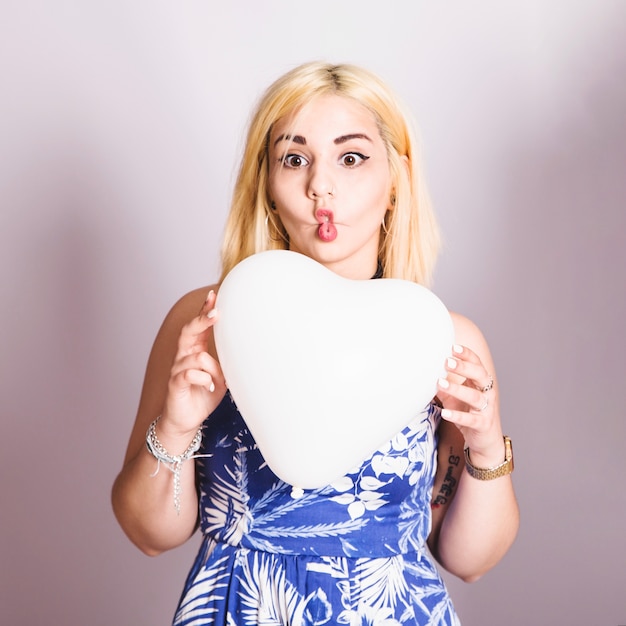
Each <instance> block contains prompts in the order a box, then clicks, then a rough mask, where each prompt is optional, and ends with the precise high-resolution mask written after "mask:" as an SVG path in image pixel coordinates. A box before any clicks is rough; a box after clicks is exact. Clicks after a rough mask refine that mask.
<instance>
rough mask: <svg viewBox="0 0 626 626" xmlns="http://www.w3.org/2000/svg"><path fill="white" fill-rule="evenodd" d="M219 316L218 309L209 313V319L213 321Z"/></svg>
mask: <svg viewBox="0 0 626 626" xmlns="http://www.w3.org/2000/svg"><path fill="white" fill-rule="evenodd" d="M216 315H217V309H211V310H210V311H209V312H208V313H207V317H208V318H209V319H210V320H212V319H213V318H214V317H215V316H216Z"/></svg>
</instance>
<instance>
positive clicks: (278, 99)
mask: <svg viewBox="0 0 626 626" xmlns="http://www.w3.org/2000/svg"><path fill="white" fill-rule="evenodd" d="M437 247H438V237H437V230H436V225H435V221H434V218H433V215H432V213H431V210H430V207H429V203H428V198H427V194H426V191H425V187H424V184H423V182H422V181H421V178H420V176H419V172H418V165H417V157H416V154H415V141H414V139H413V135H412V132H411V130H410V127H409V124H408V123H407V116H406V115H405V114H404V113H403V112H402V110H401V109H400V107H399V105H398V103H397V100H396V99H395V98H394V96H393V95H392V94H391V93H390V91H389V90H388V88H387V87H386V86H385V85H384V84H382V83H381V82H380V80H379V79H378V78H376V77H375V76H373V75H372V74H370V73H368V72H366V71H364V70H362V69H359V68H356V67H353V66H346V65H342V66H331V65H326V64H323V63H310V64H306V65H303V66H301V67H298V68H296V69H294V70H292V71H291V72H289V73H288V74H286V75H285V76H283V77H282V78H280V79H279V80H277V81H276V82H275V83H274V84H273V85H272V86H271V87H270V88H269V89H268V91H267V92H266V94H265V96H264V97H263V98H262V100H261V102H260V104H259V106H258V109H257V111H256V115H255V116H254V118H253V120H252V123H251V126H250V130H249V134H248V138H247V143H246V148H245V153H244V155H243V159H242V163H241V169H240V173H239V177H238V180H237V183H236V186H235V191H234V197H233V204H232V208H231V212H230V215H229V218H228V222H227V226H226V232H225V238H224V244H223V252H222V262H223V271H222V279H223V277H224V276H225V275H226V274H227V273H228V272H229V271H230V270H231V269H232V268H233V267H234V266H235V265H236V264H237V263H238V262H240V261H241V260H243V259H244V258H246V257H248V256H250V255H252V254H254V253H256V252H260V251H263V250H268V249H276V248H278V249H290V250H293V251H296V252H300V253H302V254H305V255H307V256H309V257H311V258H312V259H314V260H316V261H318V262H319V263H321V264H322V265H324V266H326V267H327V268H329V269H331V270H332V271H334V272H336V273H337V274H339V275H341V276H343V277H346V278H350V279H369V278H374V277H393V278H403V279H407V280H412V281H415V282H418V283H422V284H427V283H428V280H429V278H430V274H431V271H432V266H433V262H434V258H435V255H436V252H437ZM218 289H219V283H218V284H217V285H213V286H212V287H207V288H202V289H199V290H196V291H194V292H191V293H189V294H188V295H186V296H184V297H183V298H182V299H181V300H180V301H179V302H177V303H176V304H175V305H174V307H173V308H172V310H171V311H170V313H169V315H168V316H167V318H166V319H165V321H164V323H163V325H162V327H161V329H160V331H159V333H158V335H157V338H156V340H155V343H154V347H153V350H152V353H151V355H150V359H149V362H148V367H147V371H146V378H145V383H144V388H143V392H142V395H141V401H140V405H139V410H138V415H137V419H136V422H135V426H134V429H133V432H132V435H131V438H130V442H129V446H128V451H127V454H126V459H125V463H124V467H123V469H122V471H121V472H120V474H119V476H118V478H117V480H116V482H115V485H114V488H113V506H114V509H115V513H116V515H117V517H118V520H119V522H120V524H121V525H122V527H123V529H124V531H125V532H126V533H127V535H128V536H129V537H130V539H131V540H132V541H133V542H134V543H135V544H136V545H137V546H138V547H139V548H140V549H141V550H143V551H144V552H145V553H147V554H151V555H156V554H159V553H160V552H163V551H165V550H169V549H171V548H174V547H176V546H178V545H180V544H182V543H184V542H185V541H186V540H187V539H189V537H190V536H191V535H192V534H193V533H194V531H195V529H196V527H197V526H198V524H199V525H200V528H201V530H202V532H203V534H204V541H203V543H202V547H201V549H200V553H199V555H198V557H197V559H196V562H195V564H194V566H193V568H192V570H191V572H190V574H189V577H188V580H187V583H186V585H185V590H184V592H183V596H182V598H181V602H180V605H179V608H178V611H177V614H176V617H175V623H176V624H258V623H268V624H269V623H272V624H276V623H278V624H324V623H328V624H333V623H349V624H365V623H367V624H385V625H390V624H446V625H449V624H458V623H459V622H458V618H457V616H456V614H455V612H454V609H453V607H452V603H451V601H450V598H449V597H448V594H447V591H446V589H445V586H444V584H443V582H442V581H441V579H440V577H439V575H438V573H437V571H436V568H435V566H434V565H433V562H432V559H431V557H430V555H429V554H428V552H427V550H426V545H427V546H428V548H429V550H430V553H432V555H433V556H434V557H435V559H436V560H437V561H438V562H439V563H440V564H441V565H442V566H443V567H444V568H446V569H447V570H448V571H450V572H452V573H453V574H455V575H457V576H459V577H460V578H462V579H463V580H466V581H472V580H475V579H477V578H479V577H480V576H481V575H482V574H484V573H485V572H486V571H488V570H489V569H490V568H491V567H493V566H494V565H495V564H496V563H497V562H498V561H499V560H500V559H501V558H502V556H503V555H504V554H505V552H506V551H507V549H508V548H509V547H510V545H511V543H512V542H513V539H514V537H515V534H516V532H517V527H518V508H517V504H516V500H515V496H514V492H513V487H512V482H511V478H510V472H511V471H512V459H511V458H510V457H511V448H510V441H509V440H508V439H507V438H505V437H503V433H502V429H501V423H500V416H499V412H498V385H497V382H496V379H495V373H494V366H493V362H492V358H491V355H490V352H489V348H488V346H487V344H486V342H485V340H484V338H483V336H482V334H481V333H480V331H479V330H478V328H477V327H476V326H475V325H474V324H473V323H471V322H470V321H469V320H468V319H466V318H464V317H462V316H460V315H457V314H452V318H453V323H454V329H455V336H456V341H457V344H456V345H455V346H453V347H452V349H451V355H450V357H449V358H448V359H447V363H446V368H447V376H446V377H445V378H442V379H440V380H439V383H438V393H437V397H436V398H434V399H433V401H432V402H431V403H430V404H429V405H428V406H427V407H426V408H425V409H424V411H423V412H422V413H421V414H420V415H418V416H417V417H416V419H415V420H414V421H413V422H411V424H409V425H408V426H407V427H406V428H405V429H404V430H403V431H402V433H399V435H398V437H397V438H396V439H395V440H394V441H393V445H390V444H389V442H388V443H387V444H383V445H382V446H381V448H380V449H379V450H378V451H377V453H376V454H375V455H373V456H372V457H371V458H369V459H366V460H365V461H364V462H363V465H362V466H361V467H360V468H359V471H358V472H354V473H350V474H347V475H346V476H344V477H343V478H341V479H340V480H338V481H337V482H336V483H333V484H331V485H328V486H326V487H323V488H320V489H316V490H312V491H308V492H306V493H305V494H304V495H303V496H302V497H300V498H297V499H296V498H294V497H292V496H293V494H292V492H291V487H290V486H289V485H286V484H285V483H283V482H282V481H280V480H279V479H278V478H277V477H276V476H275V475H273V474H272V472H271V470H270V469H269V468H268V467H267V465H266V464H265V463H264V460H263V457H262V455H261V453H260V451H259V450H258V448H257V446H256V445H255V442H254V440H253V439H252V437H251V435H250V433H249V431H248V430H247V428H246V426H245V423H244V422H243V420H242V418H241V416H240V415H239V413H238V412H237V410H236V407H235V405H234V403H233V402H232V400H231V398H230V396H229V394H228V390H227V388H226V383H225V381H224V377H223V374H222V371H221V369H220V365H219V362H218V358H217V354H216V350H215V344H214V340H213V334H212V328H213V324H214V323H215V321H216V319H217V316H218V312H217V310H216V309H215V301H216V291H217V290H218ZM207 291H208V297H207V296H206V293H207ZM207 416H208V417H207ZM381 419H384V416H381ZM146 432H148V435H147V436H146ZM464 448H466V450H465V452H464ZM464 455H465V463H464V462H463V459H464ZM392 457H393V458H396V459H397V458H401V459H402V461H403V463H404V465H403V467H404V468H405V471H404V472H395V473H394V472H386V471H385V470H384V467H383V469H381V467H382V466H381V465H380V463H379V464H378V465H377V464H376V463H375V462H374V461H375V460H376V459H378V460H380V459H382V460H385V459H386V460H389V459H391V458H392ZM437 459H438V461H439V462H438V463H437V462H436V460H437ZM162 463H163V464H165V465H167V466H168V467H169V469H172V472H169V471H158V472H156V471H155V470H158V469H159V467H160V466H161V464H162ZM168 464H169V465H168ZM383 466H384V463H383ZM464 468H466V469H464ZM173 493H174V495H172V494H173ZM372 497H374V498H375V505H374V504H372ZM355 503H357V504H358V506H355ZM350 505H352V506H350ZM199 511H200V514H199Z"/></svg>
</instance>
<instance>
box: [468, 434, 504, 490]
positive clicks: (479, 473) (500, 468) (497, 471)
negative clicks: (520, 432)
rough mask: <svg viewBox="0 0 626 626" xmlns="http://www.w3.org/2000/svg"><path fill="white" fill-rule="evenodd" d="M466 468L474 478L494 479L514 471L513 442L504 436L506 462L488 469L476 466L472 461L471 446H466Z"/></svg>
mask: <svg viewBox="0 0 626 626" xmlns="http://www.w3.org/2000/svg"><path fill="white" fill-rule="evenodd" d="M465 468H466V469H467V472H468V474H469V475H470V476H471V477H472V478H476V479H478V480H493V479H494V478H500V476H506V475H507V474H510V473H511V472H512V471H513V443H512V442H511V440H510V439H509V438H508V437H504V462H503V463H500V465H496V467H490V468H488V469H483V468H481V467H474V466H473V465H472V462H471V461H470V456H469V448H465Z"/></svg>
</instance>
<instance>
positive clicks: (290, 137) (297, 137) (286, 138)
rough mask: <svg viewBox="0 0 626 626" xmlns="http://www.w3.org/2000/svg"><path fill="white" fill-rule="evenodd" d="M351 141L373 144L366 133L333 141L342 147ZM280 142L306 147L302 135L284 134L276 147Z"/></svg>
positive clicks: (342, 136) (353, 134) (275, 142)
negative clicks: (356, 140) (360, 140)
mask: <svg viewBox="0 0 626 626" xmlns="http://www.w3.org/2000/svg"><path fill="white" fill-rule="evenodd" d="M351 139H366V140H367V141H369V142H371V141H372V140H371V139H370V138H369V137H368V136H367V135H366V134H365V133H350V134H349V135H341V136H340V137H337V138H336V139H334V140H333V143H334V144H335V145H337V146H338V145H341V144H342V143H346V142H347V141H350V140H351ZM280 141H292V142H293V143H297V144H299V145H301V146H306V139H305V138H304V137H303V136H302V135H286V134H282V135H279V136H278V137H277V138H276V141H274V145H276V144H278V142H280Z"/></svg>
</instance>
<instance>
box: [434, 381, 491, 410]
mask: <svg viewBox="0 0 626 626" xmlns="http://www.w3.org/2000/svg"><path fill="white" fill-rule="evenodd" d="M437 385H438V387H439V389H440V390H441V391H443V392H444V393H445V394H446V395H448V396H450V397H452V398H455V399H456V400H459V401H460V402H462V403H463V404H466V405H467V406H468V407H469V408H470V409H472V408H473V409H475V410H480V409H481V408H482V407H483V405H484V404H485V399H486V396H485V394H483V393H482V392H481V391H480V390H479V389H476V388H475V387H468V386H467V385H460V384H457V383H455V382H452V381H449V380H448V379H447V378H440V379H439V380H438V381H437ZM485 408H486V407H485ZM483 410H484V408H483Z"/></svg>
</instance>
